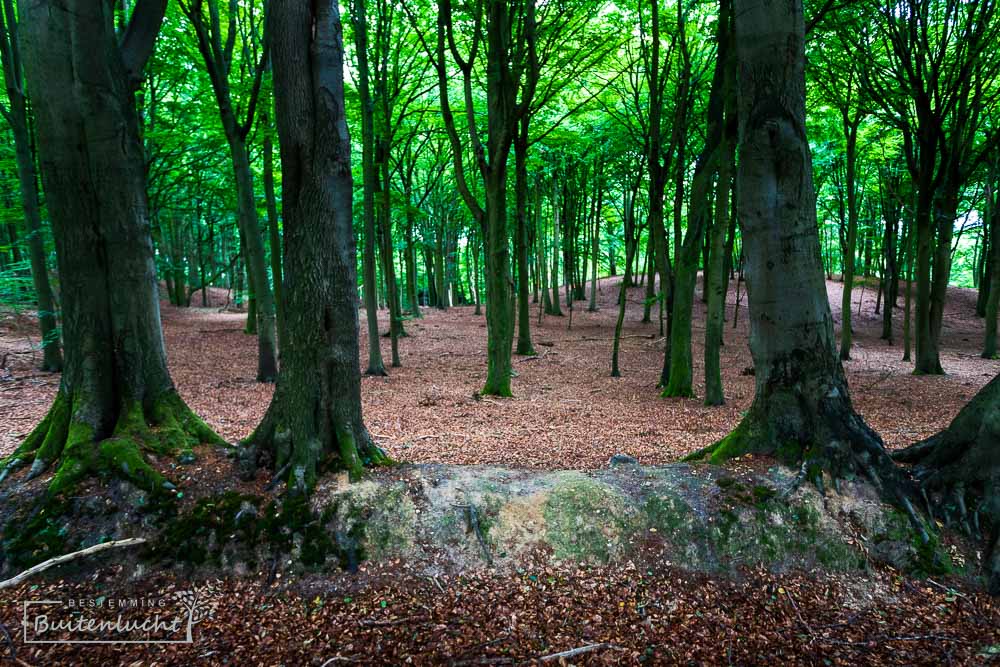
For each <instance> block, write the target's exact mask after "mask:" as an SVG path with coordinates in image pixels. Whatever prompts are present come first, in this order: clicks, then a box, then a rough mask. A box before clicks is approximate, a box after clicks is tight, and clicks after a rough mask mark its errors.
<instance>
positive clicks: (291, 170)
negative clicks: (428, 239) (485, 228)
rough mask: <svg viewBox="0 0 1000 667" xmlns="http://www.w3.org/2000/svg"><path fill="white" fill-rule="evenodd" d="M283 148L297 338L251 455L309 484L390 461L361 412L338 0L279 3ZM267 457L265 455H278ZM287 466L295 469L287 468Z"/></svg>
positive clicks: (275, 33) (273, 15)
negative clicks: (323, 471) (332, 469)
mask: <svg viewBox="0 0 1000 667" xmlns="http://www.w3.org/2000/svg"><path fill="white" fill-rule="evenodd" d="M269 20H270V22H271V23H270V29H271V35H272V40H273V42H272V43H273V49H274V51H273V67H274V90H275V107H276V118H277V126H278V136H279V139H280V145H281V166H282V185H281V187H282V207H283V213H284V215H283V218H284V230H285V258H284V259H285V278H286V281H285V288H286V290H285V294H286V299H287V303H286V311H285V313H286V319H287V321H286V326H287V328H288V347H287V348H286V349H284V350H282V367H281V374H280V376H279V377H278V384H277V387H276V388H275V394H274V399H273V400H272V402H271V406H270V408H269V409H268V412H267V415H266V416H265V417H264V420H263V422H262V423H261V425H260V426H259V427H258V428H257V430H256V431H255V433H254V434H253V435H252V436H251V437H250V438H249V440H248V447H247V450H246V451H245V452H244V456H245V460H247V461H252V462H257V461H259V459H260V455H268V456H269V458H270V459H271V462H272V463H273V465H274V467H275V469H276V470H278V471H280V472H279V475H278V476H279V477H284V479H286V481H287V482H288V485H289V487H290V488H291V489H292V490H294V491H296V492H299V493H304V492H307V491H308V490H310V489H311V488H312V487H313V485H314V484H315V481H316V477H317V473H318V468H319V466H320V464H321V463H323V462H324V460H325V459H327V458H333V459H335V460H336V463H337V465H338V466H339V467H341V468H343V469H346V470H348V471H349V472H350V473H351V476H352V478H357V477H358V476H359V475H360V474H361V471H362V466H363V465H366V464H377V463H382V462H384V461H386V457H385V455H384V454H383V453H382V452H381V450H380V449H379V448H378V447H377V446H375V444H374V443H373V442H372V439H371V437H370V435H369V433H368V431H367V429H366V428H365V425H364V421H363V420H362V416H361V368H360V363H359V360H358V347H359V346H358V334H357V329H358V304H357V296H356V295H357V287H356V285H357V276H356V261H357V251H356V248H355V243H354V234H353V231H352V227H351V198H352V183H351V166H350V138H349V136H348V132H347V121H346V116H345V111H344V88H343V44H342V42H341V23H340V13H339V10H338V6H337V3H335V2H332V1H331V0H325V1H321V2H316V3H312V4H311V5H310V4H306V3H302V2H298V1H297V0H276V1H275V2H273V3H272V5H271V11H270V17H269ZM268 456H265V458H268ZM281 473H285V475H282V474H281Z"/></svg>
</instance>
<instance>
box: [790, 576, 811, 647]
mask: <svg viewBox="0 0 1000 667" xmlns="http://www.w3.org/2000/svg"><path fill="white" fill-rule="evenodd" d="M785 596H786V597H787V598H788V601H789V602H791V603H792V609H794V610H795V615H796V616H798V617H799V623H801V624H802V627H804V628H805V629H806V632H808V633H809V636H810V637H812V636H813V635H814V634H815V633H814V632H813V629H812V628H811V627H809V624H808V623H806V619H804V618H802V612H800V611H799V605H797V604H795V598H793V597H792V594H791V593H789V592H788V589H787V588H786V589H785ZM810 641H812V640H811V639H810Z"/></svg>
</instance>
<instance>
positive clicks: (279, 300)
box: [261, 115, 287, 350]
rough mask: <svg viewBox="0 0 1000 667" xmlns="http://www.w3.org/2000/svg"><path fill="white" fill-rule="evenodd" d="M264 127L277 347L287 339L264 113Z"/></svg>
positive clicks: (270, 148)
mask: <svg viewBox="0 0 1000 667" xmlns="http://www.w3.org/2000/svg"><path fill="white" fill-rule="evenodd" d="M261 120H262V121H263V122H262V123H261V124H262V125H263V127H264V198H265V199H266V200H267V221H268V225H267V230H268V237H269V239H268V240H269V241H270V244H271V280H272V281H274V316H275V320H276V323H277V331H278V349H279V350H280V349H281V348H282V347H283V346H284V344H285V341H286V340H287V337H286V336H285V300H284V291H283V290H282V286H283V284H282V275H281V256H282V252H281V232H280V230H279V229H278V202H277V200H276V198H275V196H274V141H273V139H272V138H271V124H270V123H269V122H268V118H267V116H266V115H265V116H264V117H263V118H262V119H261Z"/></svg>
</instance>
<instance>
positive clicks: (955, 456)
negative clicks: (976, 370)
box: [893, 375, 1000, 595]
mask: <svg viewBox="0 0 1000 667" xmlns="http://www.w3.org/2000/svg"><path fill="white" fill-rule="evenodd" d="M893 458H895V459H896V460H897V461H901V462H904V463H912V464H914V476H915V477H916V478H917V480H918V481H919V483H920V485H921V487H922V488H923V489H924V491H925V492H926V493H928V494H929V501H930V502H929V505H930V507H929V509H930V510H931V511H932V512H933V508H935V507H936V508H939V511H940V512H941V513H942V514H943V517H942V518H943V519H944V520H945V521H946V522H947V523H948V524H949V525H950V524H951V523H953V522H955V521H957V522H959V523H960V524H961V525H962V526H963V527H964V528H965V530H966V531H967V532H970V533H973V534H980V533H983V534H984V536H985V537H986V539H987V551H986V554H985V557H984V561H983V562H984V564H985V566H986V570H987V572H988V573H989V578H990V583H989V586H990V591H991V592H992V593H993V594H994V595H1000V543H998V540H1000V375H997V376H996V377H995V378H993V380H991V381H990V382H989V384H987V385H986V386H985V387H983V388H982V389H981V390H980V391H979V393H978V394H976V395H975V396H974V397H973V399H972V400H971V401H969V403H968V404H967V405H966V406H965V407H964V408H962V410H961V411H960V412H959V413H958V415H957V416H956V417H955V419H954V420H952V422H951V424H950V425H949V426H948V428H946V429H945V430H943V431H941V432H940V433H938V434H936V435H934V436H932V437H930V438H928V439H927V440H924V441H923V442H919V443H916V444H914V445H911V446H910V447H907V448H906V449H904V450H902V451H899V452H896V453H895V454H894V455H893Z"/></svg>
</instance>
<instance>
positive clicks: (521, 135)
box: [514, 114, 535, 356]
mask: <svg viewBox="0 0 1000 667" xmlns="http://www.w3.org/2000/svg"><path fill="white" fill-rule="evenodd" d="M529 118H530V116H528V115H527V114H525V115H523V116H521V120H520V122H519V124H518V134H517V138H516V139H515V140H514V175H515V183H514V193H515V197H516V198H517V202H516V210H515V216H516V218H517V229H515V230H514V234H515V235H516V239H515V247H516V249H517V350H516V352H517V354H521V355H527V356H533V355H534V354H535V348H534V347H533V346H532V344H531V311H530V308H531V304H530V303H529V302H528V120H529Z"/></svg>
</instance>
